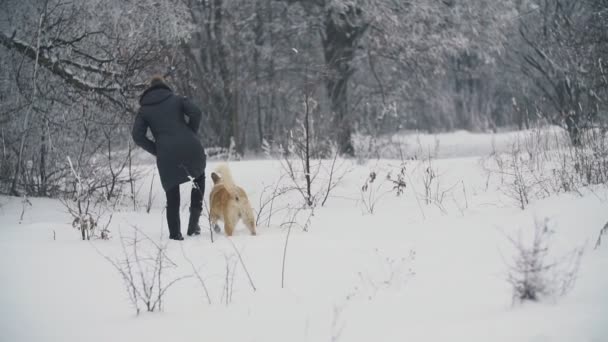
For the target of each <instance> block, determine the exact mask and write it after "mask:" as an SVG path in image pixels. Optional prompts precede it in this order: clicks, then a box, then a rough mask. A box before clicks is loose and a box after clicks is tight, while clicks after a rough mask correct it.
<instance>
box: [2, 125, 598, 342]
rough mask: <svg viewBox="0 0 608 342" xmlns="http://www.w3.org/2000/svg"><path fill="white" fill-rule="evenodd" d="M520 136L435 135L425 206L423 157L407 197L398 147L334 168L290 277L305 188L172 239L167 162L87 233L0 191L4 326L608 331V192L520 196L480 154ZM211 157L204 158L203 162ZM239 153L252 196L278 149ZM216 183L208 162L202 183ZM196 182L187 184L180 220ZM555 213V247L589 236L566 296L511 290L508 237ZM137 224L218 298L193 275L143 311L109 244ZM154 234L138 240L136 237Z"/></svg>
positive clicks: (463, 335) (282, 337)
mask: <svg viewBox="0 0 608 342" xmlns="http://www.w3.org/2000/svg"><path fill="white" fill-rule="evenodd" d="M511 138H512V134H503V135H496V136H492V135H473V134H465V133H457V134H450V135H445V136H439V137H438V139H439V140H440V144H439V151H440V152H439V153H438V155H439V157H440V159H436V160H434V161H433V167H434V169H435V170H436V171H437V174H438V175H439V177H438V181H439V188H438V189H439V190H440V192H441V193H444V196H443V200H442V201H441V203H437V202H435V203H431V204H428V205H427V204H426V203H425V201H424V198H423V194H424V187H423V177H424V174H425V170H426V166H425V165H424V161H420V160H418V161H408V162H406V178H405V180H406V182H407V184H408V186H407V188H406V189H405V192H404V193H403V194H402V195H401V196H396V195H395V193H394V192H392V191H391V185H390V184H389V183H388V182H387V181H385V180H384V179H385V177H386V175H387V173H388V172H391V175H393V176H395V175H396V173H397V172H398V171H399V170H400V166H401V161H398V160H388V159H384V160H370V161H367V162H365V163H361V162H357V161H354V160H352V161H350V160H347V161H339V163H338V164H339V168H338V172H337V173H338V174H340V175H342V174H344V178H343V179H342V180H341V181H340V183H339V184H338V186H337V187H336V188H335V189H334V190H333V192H332V193H331V195H330V197H329V199H328V200H327V203H326V204H325V206H320V205H319V206H318V207H317V208H316V209H315V210H314V216H312V217H311V218H310V222H309V224H308V226H307V228H308V229H307V231H303V230H302V229H301V227H299V226H294V227H293V228H292V230H291V233H290V236H289V243H288V245H287V253H286V259H285V274H284V287H282V286H281V285H282V264H283V255H284V248H285V241H286V237H287V233H288V231H287V225H282V223H284V222H288V221H290V220H291V216H290V215H289V214H290V211H289V210H287V209H284V210H282V208H284V207H285V206H288V205H289V206H293V205H295V204H296V203H299V202H301V197H300V195H299V194H298V193H296V192H291V193H289V194H288V195H286V196H285V197H282V198H279V199H278V200H277V201H276V202H275V204H274V210H276V211H277V212H276V213H275V215H274V216H273V217H272V219H271V221H270V222H266V221H265V222H263V223H262V224H261V225H260V226H259V227H258V234H259V235H258V236H255V237H252V236H249V235H248V233H247V230H246V228H245V227H244V226H242V225H240V226H239V227H238V229H237V233H236V236H234V237H233V238H231V241H232V242H233V243H234V246H233V244H232V243H231V241H229V240H228V239H227V238H225V237H224V236H223V235H219V236H215V242H213V243H212V242H211V240H210V236H209V234H208V232H207V230H206V229H207V228H208V226H207V225H206V224H205V222H204V219H203V224H204V228H203V234H202V235H201V236H199V237H195V238H186V240H185V241H183V242H175V241H167V240H166V237H167V232H166V224H165V220H164V212H163V206H164V198H163V193H162V189H161V187H160V183H159V182H158V177H155V178H154V191H153V194H154V201H153V206H152V210H151V212H150V213H149V214H148V213H146V212H145V209H144V208H143V205H142V206H141V207H140V208H139V209H138V210H137V211H133V208H132V206H131V207H129V206H128V205H124V206H122V207H120V208H117V209H116V210H115V212H114V213H113V216H112V221H111V224H110V230H111V236H112V238H111V239H110V240H109V241H103V240H92V241H91V242H84V241H81V240H80V239H79V234H78V232H77V231H76V230H75V229H74V228H72V226H71V217H70V215H68V214H67V213H66V211H65V209H64V207H63V206H62V204H61V203H60V202H59V201H56V200H50V199H37V198H32V199H29V201H30V202H31V205H30V204H23V202H22V200H21V199H19V198H9V197H2V198H0V277H1V279H0V284H1V285H0V286H1V291H0V340H1V341H62V342H69V341H150V342H151V341H168V340H172V341H264V342H266V341H467V342H472V341H484V342H485V341H510V342H511V341H534V342H537V341H538V342H540V341H551V342H553V341H565V342H566V341H567V342H572V341H577V342H583V341H589V342H603V341H608V291H607V289H608V237H607V238H606V242H607V243H605V244H604V245H602V246H600V247H599V248H598V249H594V248H593V247H594V245H595V241H596V239H597V236H598V233H599V231H600V229H601V228H602V227H603V225H604V224H605V223H606V222H607V221H608V210H607V209H608V202H607V200H608V191H606V190H605V189H603V188H593V189H583V191H582V195H579V194H562V195H555V196H552V197H549V198H546V199H542V200H536V201H534V202H533V203H531V205H530V206H528V207H527V208H526V209H525V210H521V209H519V208H518V206H517V203H514V202H513V200H512V199H510V198H509V197H507V196H505V194H504V193H503V191H500V190H499V179H498V177H495V176H490V177H488V175H487V173H486V172H485V171H484V170H483V168H482V165H481V163H480V158H482V157H485V156H486V154H487V153H489V152H491V151H493V150H494V149H496V146H507V145H508V143H509V139H511ZM403 139H404V140H407V139H408V138H403ZM427 140H428V141H429V143H430V141H431V140H430V139H427ZM451 140H453V141H452V142H450V141H451ZM432 141H434V138H433V139H432ZM497 141H498V142H500V143H499V144H497V143H496V142H497ZM493 143H494V146H495V147H494V148H493V147H492V144H493ZM441 151H446V152H441ZM450 151H451V152H450ZM215 165H216V163H215V162H210V163H209V164H208V167H207V169H208V171H210V170H212V169H213V168H214V167H215ZM326 165H328V164H326ZM230 166H231V168H232V172H233V175H234V178H235V180H236V181H237V182H238V183H239V184H240V185H242V186H243V187H244V188H245V189H246V190H247V191H248V193H249V197H250V200H251V201H252V203H253V205H254V207H255V209H256V210H259V208H260V198H264V196H265V194H267V192H268V189H269V186H272V185H273V184H275V182H277V180H278V179H279V178H280V176H281V174H282V173H283V168H282V167H281V163H280V162H279V161H275V160H250V161H241V162H232V163H230ZM142 169H143V170H144V171H147V172H148V176H147V178H145V179H144V180H143V182H142V183H141V184H142V187H141V189H142V190H140V194H139V197H140V202H141V203H142V204H143V203H145V202H146V200H147V196H148V194H147V188H148V187H149V184H150V180H151V174H152V172H153V170H154V166H153V165H143V166H142ZM370 171H375V172H376V173H377V174H378V178H377V180H376V181H375V182H374V183H372V185H371V186H370V187H369V188H368V192H366V193H364V195H365V196H367V197H366V198H367V199H369V191H375V194H376V196H372V197H374V198H379V199H378V200H377V201H376V205H375V210H374V213H373V214H370V213H369V212H368V210H366V209H365V204H364V201H363V199H362V192H361V187H362V186H363V184H364V182H365V180H366V179H367V177H368V175H369V173H370ZM320 177H322V176H320ZM210 183H211V181H210V177H208V179H207V187H208V188H207V189H209V188H210V186H211V184H210ZM378 184H382V187H381V188H378ZM264 189H267V191H266V192H264ZM188 193H189V189H188V186H187V185H183V186H182V207H183V210H182V224H183V225H185V224H186V223H185V222H184V221H186V220H187V217H188V210H187V205H188V202H189V198H188V197H189V196H188ZM207 194H208V190H207ZM308 214H309V212H300V215H299V216H298V217H297V220H299V221H300V223H301V224H304V222H303V221H304V220H305V219H306V217H307V216H308ZM21 216H22V218H21ZM106 218H107V216H106ZM545 218H547V219H549V221H548V222H549V223H548V224H549V227H550V228H551V229H553V230H554V231H555V234H554V236H553V238H554V239H553V243H552V245H551V254H552V255H553V256H556V257H559V256H561V255H564V254H566V253H567V252H568V251H571V250H573V249H574V248H577V247H581V246H584V247H585V253H584V255H583V258H582V261H581V265H580V271H579V274H578V278H577V281H576V283H575V285H574V287H573V289H572V291H571V292H569V293H568V294H567V295H565V296H563V297H555V298H545V299H544V300H543V301H541V302H539V303H529V302H528V303H524V304H517V303H516V304H515V305H514V304H513V298H512V295H513V292H512V289H511V287H510V285H509V283H508V282H507V281H506V278H507V271H508V265H509V264H511V263H512V260H513V256H514V253H515V251H514V248H513V246H512V245H511V243H510V242H509V240H508V237H516V236H518V234H520V233H521V234H522V236H524V240H525V237H526V236H527V235H526V234H527V233H529V232H530V231H532V230H533V229H534V225H535V221H538V220H543V219H545ZM133 226H136V227H138V229H139V230H140V232H139V233H138V234H139V236H140V237H141V236H142V235H143V234H146V235H147V236H149V237H150V238H151V240H153V241H155V242H157V243H159V244H165V243H166V244H167V252H166V256H167V258H168V259H170V261H171V263H173V264H174V265H175V267H172V268H170V269H167V270H166V272H165V273H163V281H164V282H169V281H171V280H172V279H176V278H178V277H181V276H189V275H192V274H193V265H194V267H195V268H196V269H197V270H198V272H199V274H200V275H201V277H202V278H203V279H204V281H205V284H206V286H207V288H208V291H209V297H210V299H211V302H212V303H211V304H209V303H208V300H207V297H206V295H205V291H204V289H203V287H202V286H201V283H200V281H199V280H198V279H197V278H196V277H190V278H186V279H183V280H181V281H179V282H177V283H176V284H175V285H174V286H173V287H171V288H170V289H169V290H168V291H167V293H166V295H165V297H164V300H163V309H164V310H163V312H160V313H158V312H156V313H142V314H141V315H139V316H136V315H135V311H134V309H133V307H132V305H131V304H130V301H129V296H128V294H127V292H126V291H125V286H124V282H123V279H122V278H121V276H120V274H119V273H118V272H117V271H116V269H115V268H114V267H113V266H112V264H111V263H110V262H109V261H108V260H107V259H106V257H107V258H109V259H111V260H118V259H120V258H122V257H123V251H122V247H121V239H120V236H121V235H123V236H125V237H131V236H133V234H134V230H133ZM182 232H185V227H182ZM525 241H526V242H531V241H528V240H525ZM149 247H150V244H148V245H146V244H144V243H142V247H141V248H142V249H145V248H149ZM126 248H127V249H128V250H129V248H130V247H129V246H127V247H126ZM235 248H236V249H238V251H239V252H240V254H241V256H242V259H243V262H244V265H245V266H246V269H247V271H248V272H249V274H250V276H251V279H252V281H253V283H254V285H255V288H256V290H255V291H254V290H253V288H252V286H251V285H250V282H249V279H248V277H247V274H246V272H245V269H244V268H243V267H242V265H241V263H240V262H239V258H238V256H237V255H236V253H235ZM142 253H144V251H142ZM104 256H105V257H104ZM190 262H192V264H191V263H190ZM227 272H228V276H227V275H226V274H227ZM226 293H229V296H228V297H227V295H226Z"/></svg>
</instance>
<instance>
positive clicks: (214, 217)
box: [209, 213, 221, 233]
mask: <svg viewBox="0 0 608 342" xmlns="http://www.w3.org/2000/svg"><path fill="white" fill-rule="evenodd" d="M219 219H220V217H219V216H218V215H215V214H213V213H211V215H210V216H209V223H210V224H211V228H213V231H214V232H216V233H219V232H220V230H221V229H220V226H219V225H218V224H217V221H218V220H219Z"/></svg>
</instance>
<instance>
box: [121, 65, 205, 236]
mask: <svg viewBox="0 0 608 342" xmlns="http://www.w3.org/2000/svg"><path fill="white" fill-rule="evenodd" d="M139 104H140V109H139V112H138V113H137V116H136V117H135V122H134V123H133V131H132V136H133V140H134V141H135V143H136V144H137V145H138V146H140V147H141V148H143V149H144V150H146V151H147V152H149V153H151V154H153V155H154V156H156V166H157V167H158V173H159V175H160V180H161V183H162V186H163V189H164V190H165V193H166V195H167V225H168V226H169V238H170V239H173V240H183V239H184V238H183V236H182V233H181V227H180V218H179V206H180V195H179V185H180V184H182V183H185V182H187V181H189V180H190V179H193V180H194V184H193V188H192V192H191V199H190V219H189V222H188V236H191V235H198V234H200V233H201V229H200V226H199V225H198V220H199V217H200V215H201V211H202V209H203V195H204V193H205V165H206V156H205V150H204V149H203V146H202V145H201V142H200V141H199V139H198V135H197V132H198V127H199V125H200V122H201V111H200V109H198V107H196V106H195V105H194V104H193V103H192V102H190V101H189V100H188V99H187V98H185V97H182V96H177V95H175V94H174V93H173V91H172V90H171V88H170V87H169V86H168V85H167V84H166V83H165V81H164V79H163V78H162V77H158V76H157V77H154V78H153V79H152V80H151V81H150V86H149V87H148V89H146V90H145V91H144V92H143V94H142V95H141V97H140V99H139ZM148 128H150V131H151V132H152V136H153V137H154V140H150V139H149V138H148V137H146V132H147V131H148Z"/></svg>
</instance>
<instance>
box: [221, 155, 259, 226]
mask: <svg viewBox="0 0 608 342" xmlns="http://www.w3.org/2000/svg"><path fill="white" fill-rule="evenodd" d="M211 179H212V180H213V189H211V193H209V203H210V206H211V208H210V210H209V218H210V220H211V226H212V227H213V229H214V230H215V231H216V232H219V230H220V228H219V226H218V224H217V221H223V222H224V231H225V232H226V235H227V236H232V233H233V232H234V227H235V226H236V224H237V223H238V221H239V220H240V219H242V220H243V223H245V225H246V226H247V228H249V231H250V232H251V235H256V232H255V219H254V216H253V210H252V209H251V205H250V204H249V198H247V194H246V193H245V190H243V189H242V188H241V187H240V186H237V185H236V184H234V181H233V180H232V174H231V173H230V169H229V168H228V165H226V164H222V165H219V166H218V167H217V168H216V169H215V171H214V172H212V173H211Z"/></svg>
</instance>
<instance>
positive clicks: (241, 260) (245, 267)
mask: <svg viewBox="0 0 608 342" xmlns="http://www.w3.org/2000/svg"><path fill="white" fill-rule="evenodd" d="M226 240H228V241H229V242H230V244H231V245H232V248H233V249H234V252H235V253H236V255H237V256H238V257H239V261H240V262H241V266H243V270H245V274H247V278H249V284H250V285H251V288H252V289H253V292H255V291H257V289H256V287H255V284H254V283H253V279H251V275H250V274H249V271H248V270H247V266H245V262H244V261H243V257H242V256H241V253H240V252H239V250H238V248H236V245H235V244H234V242H233V241H232V239H230V238H228V237H227V238H226Z"/></svg>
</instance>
